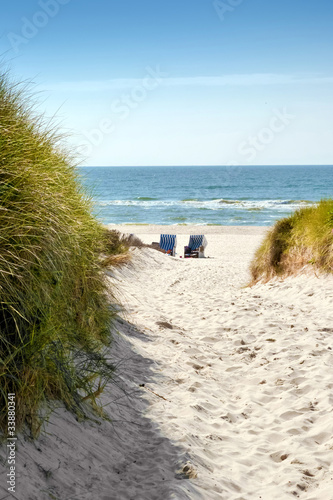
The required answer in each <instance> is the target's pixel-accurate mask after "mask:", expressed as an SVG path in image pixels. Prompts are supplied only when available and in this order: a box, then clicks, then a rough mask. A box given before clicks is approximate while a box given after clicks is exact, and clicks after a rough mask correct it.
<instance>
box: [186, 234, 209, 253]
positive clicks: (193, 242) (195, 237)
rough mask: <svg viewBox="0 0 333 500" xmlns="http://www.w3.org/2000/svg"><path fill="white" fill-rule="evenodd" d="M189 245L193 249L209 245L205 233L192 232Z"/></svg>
mask: <svg viewBox="0 0 333 500" xmlns="http://www.w3.org/2000/svg"><path fill="white" fill-rule="evenodd" d="M188 246H189V247H190V249H191V250H195V249H196V248H200V247H202V246H204V247H205V246H207V240H206V238H205V236H204V235H203V234H191V236H190V241H189V244H188Z"/></svg>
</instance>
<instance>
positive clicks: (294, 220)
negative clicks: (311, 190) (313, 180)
mask: <svg viewBox="0 0 333 500" xmlns="http://www.w3.org/2000/svg"><path fill="white" fill-rule="evenodd" d="M332 229H333V200H332V199H324V200H321V201H320V202H319V203H318V204H317V205H316V206H313V207H306V208H302V209H300V210H297V211H296V212H295V213H294V214H292V215H291V216H290V217H286V218H284V219H281V220H279V221H277V222H276V224H275V225H274V226H273V228H272V229H271V230H270V231H269V232H268V234H267V236H266V238H265V239H264V241H263V243H262V244H261V246H260V247H259V249H258V250H257V252H256V254H255V257H254V260H253V262H252V264H251V274H252V278H253V281H254V282H256V281H258V280H260V279H264V280H269V279H271V278H273V277H275V276H285V275H291V274H295V273H297V272H299V270H300V269H302V268H304V266H307V265H311V266H313V268H314V269H317V270H320V271H323V272H329V273H330V272H332V271H333V234H332Z"/></svg>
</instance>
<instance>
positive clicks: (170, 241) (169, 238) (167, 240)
mask: <svg viewBox="0 0 333 500" xmlns="http://www.w3.org/2000/svg"><path fill="white" fill-rule="evenodd" d="M176 246H177V236H176V235H175V234H161V238H160V248H161V250H164V251H165V252H166V253H169V254H170V255H172V256H173V257H174V256H175V254H176Z"/></svg>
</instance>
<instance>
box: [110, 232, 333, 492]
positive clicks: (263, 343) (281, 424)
mask: <svg viewBox="0 0 333 500" xmlns="http://www.w3.org/2000/svg"><path fill="white" fill-rule="evenodd" d="M142 230H143V229H142ZM245 233H246V232H245ZM140 236H141V237H142V239H143V240H145V241H146V242H150V241H152V239H156V238H157V235H151V234H141V235H140ZM152 236H153V238H152ZM187 238H188V236H185V235H184V236H182V235H179V236H178V241H179V240H180V242H181V244H180V248H182V245H183V244H185V243H186V239H187ZM261 238H262V233H261V234H260V232H259V234H252V235H251V236H249V234H247V233H246V234H242V232H241V231H240V230H239V229H237V231H235V233H234V234H232V233H230V231H229V232H228V233H227V234H210V235H209V247H208V248H207V254H208V255H209V256H210V258H209V259H199V260H197V259H190V260H189V259H188V260H184V259H179V258H171V257H167V256H164V255H162V254H160V253H157V252H154V251H153V250H144V251H136V252H135V254H136V255H135V256H134V259H133V264H134V266H133V267H129V268H127V269H126V270H125V269H123V270H121V271H120V272H119V273H118V276H117V278H118V282H119V286H120V290H121V292H122V300H123V302H124V303H125V305H126V308H127V315H126V317H127V318H128V319H129V320H130V321H131V322H133V323H134V324H136V325H137V326H138V328H139V329H140V330H141V331H143V332H144V333H145V336H146V337H147V338H148V339H149V342H144V345H143V342H142V341H141V340H140V339H136V340H135V342H134V346H135V348H136V349H137V350H138V351H140V352H143V351H144V352H145V353H146V355H147V354H148V355H149V357H150V358H152V359H154V361H155V365H154V371H155V377H154V379H153V381H152V382H151V383H150V384H149V385H148V386H146V387H145V388H144V389H143V390H145V391H148V390H149V393H150V403H151V406H150V408H149V411H148V415H149V417H150V418H152V419H153V420H154V421H155V422H157V423H158V425H159V427H160V428H161V429H162V432H163V434H164V435H165V436H166V437H168V438H169V439H171V440H172V441H174V442H175V443H177V444H181V445H182V447H183V449H184V450H185V451H186V452H187V453H188V455H189V457H190V467H193V470H194V471H196V472H197V478H195V479H192V480H191V482H192V483H193V484H194V485H195V486H196V488H197V492H198V494H199V493H201V494H202V497H203V498H204V499H223V498H225V499H228V500H236V499H237V500H241V499H246V500H247V499H252V498H255V499H259V498H262V499H269V500H273V499H284V498H285V499H287V498H295V497H299V498H303V499H308V500H310V499H311V500H319V499H323V500H324V499H325V500H327V499H332V498H333V483H332V477H333V476H332V471H331V462H332V460H333V437H332V431H333V418H332V417H333V415H332V402H333V394H332V388H333V375H332V365H333V352H332V348H333V337H332V334H333V311H332V299H333V287H332V285H333V280H332V278H331V277H320V278H317V277H316V276H305V275H304V276H299V277H297V278H289V279H287V280H285V281H279V280H277V281H274V282H271V283H268V284H265V285H262V284H261V285H256V286H255V287H253V288H241V287H242V285H244V284H245V283H246V282H247V281H248V279H249V275H248V272H247V269H248V264H249V262H250V259H251V258H252V256H253V252H254V250H255V248H256V247H257V245H258V244H259V242H260V240H261ZM142 350H143V351H142ZM150 391H153V392H154V393H156V394H158V395H160V396H162V397H163V398H161V397H158V396H154V394H152V393H151V392H150ZM164 398H165V399H164ZM176 498H177V497H176ZM191 498H196V496H193V497H191ZM198 498H199V497H198Z"/></svg>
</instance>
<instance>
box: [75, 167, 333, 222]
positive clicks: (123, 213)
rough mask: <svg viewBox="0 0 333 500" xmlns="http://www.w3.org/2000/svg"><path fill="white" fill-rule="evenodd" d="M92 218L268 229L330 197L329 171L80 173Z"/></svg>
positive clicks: (240, 169)
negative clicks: (89, 192)
mask: <svg viewBox="0 0 333 500" xmlns="http://www.w3.org/2000/svg"><path fill="white" fill-rule="evenodd" d="M80 174H81V176H82V181H83V183H84V184H86V185H88V186H89V188H92V189H93V197H94V203H95V212H96V214H97V216H98V217H99V218H100V219H101V220H102V221H103V222H104V223H114V224H126V223H128V224H130V223H131V224H138V223H139V224H221V225H256V226H268V225H271V224H273V222H274V221H275V220H276V219H279V218H281V217H284V216H286V215H289V214H290V213H291V212H292V211H294V210H296V209H297V208H299V207H302V206H308V205H312V204H313V203H315V202H316V201H319V200H320V199H321V198H329V197H333V166H306V167H304V166H283V167H208V166H207V167H81V168H80Z"/></svg>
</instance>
